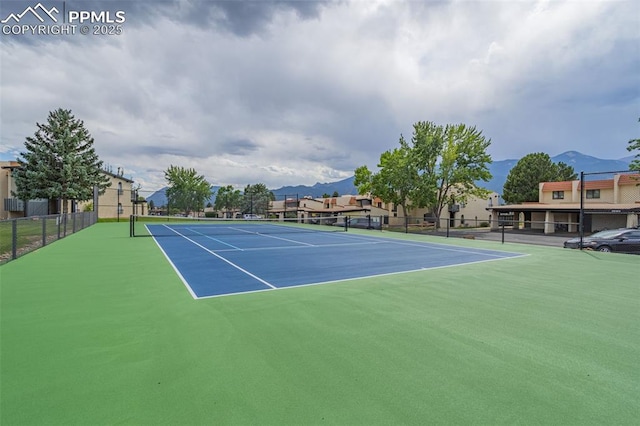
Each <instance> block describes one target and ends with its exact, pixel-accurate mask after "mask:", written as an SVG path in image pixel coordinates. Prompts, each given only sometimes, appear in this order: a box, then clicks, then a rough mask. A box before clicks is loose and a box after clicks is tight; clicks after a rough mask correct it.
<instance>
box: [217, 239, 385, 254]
mask: <svg viewBox="0 0 640 426" xmlns="http://www.w3.org/2000/svg"><path fill="white" fill-rule="evenodd" d="M384 243H385V242H384V241H370V242H366V243H365V242H362V243H342V244H316V245H310V246H309V247H300V246H280V247H250V248H246V249H243V250H242V251H269V250H289V249H296V250H301V249H306V248H324V247H350V246H370V245H372V244H384ZM232 251H236V250H229V249H220V250H216V253H220V252H232Z"/></svg>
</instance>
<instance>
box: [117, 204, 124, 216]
mask: <svg viewBox="0 0 640 426" xmlns="http://www.w3.org/2000/svg"><path fill="white" fill-rule="evenodd" d="M123 212H124V210H123V209H122V203H118V213H119V214H122V213H123Z"/></svg>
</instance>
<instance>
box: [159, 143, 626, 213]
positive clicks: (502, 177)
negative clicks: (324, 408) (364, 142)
mask: <svg viewBox="0 0 640 426" xmlns="http://www.w3.org/2000/svg"><path fill="white" fill-rule="evenodd" d="M634 158H635V157H634V156H629V157H625V158H621V159H619V160H605V159H601V158H596V157H592V156H590V155H585V154H582V153H580V152H577V151H567V152H563V153H562V154H559V155H556V156H555V157H551V160H552V161H553V162H554V163H558V162H560V161H562V162H563V163H565V164H567V165H569V166H572V167H573V169H574V170H575V172H576V173H578V174H579V173H580V172H585V173H596V172H609V171H621V170H628V169H629V164H630V163H631V162H632V161H633V160H634ZM518 161H519V160H517V159H509V160H500V161H494V162H493V163H491V165H490V166H489V170H490V171H491V175H492V176H493V178H492V179H491V180H490V181H489V182H480V184H482V186H484V187H485V188H487V189H489V190H490V191H494V192H497V193H498V194H501V193H502V187H503V186H504V183H505V181H506V180H507V176H508V175H509V171H510V170H511V169H512V168H513V166H515V165H516V164H517V163H518ZM353 180H354V177H353V176H351V177H349V178H346V179H343V180H340V181H337V182H330V183H316V184H315V185H313V186H306V185H296V186H283V187H281V188H278V189H272V190H271V192H273V194H274V195H275V196H276V199H283V198H284V197H285V196H286V197H289V198H295V197H298V198H303V197H306V196H310V197H313V198H320V197H322V196H323V195H324V194H333V193H334V192H337V193H338V194H340V195H346V194H357V193H358V190H357V189H356V187H355V186H354V184H353ZM166 189H167V188H166V187H165V188H162V189H160V190H158V191H156V192H154V193H153V194H152V195H150V196H149V197H147V201H153V203H154V204H155V205H156V206H162V205H165V204H166V203H167V197H166V195H165V191H166ZM218 189H219V187H213V191H214V195H213V196H212V197H211V200H210V201H211V203H212V204H213V203H214V202H215V198H216V197H215V193H216V192H217V191H218Z"/></svg>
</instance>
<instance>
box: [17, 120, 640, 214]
mask: <svg viewBox="0 0 640 426" xmlns="http://www.w3.org/2000/svg"><path fill="white" fill-rule="evenodd" d="M638 121H639V122H640V119H639V120H638ZM36 127H37V130H36V132H35V134H34V136H33V137H27V138H26V140H25V144H24V145H25V150H24V151H23V152H21V153H20V157H19V158H18V163H19V164H20V166H19V167H18V168H17V169H16V170H14V174H13V176H14V179H15V185H16V189H15V191H12V195H13V196H14V197H18V198H20V199H22V200H31V199H37V198H44V199H48V200H50V206H51V208H50V211H52V212H53V211H56V210H57V209H58V208H59V207H57V206H58V203H57V200H61V201H62V202H61V203H60V204H59V205H60V206H62V211H57V212H62V213H66V212H67V209H68V207H67V206H68V202H67V201H69V200H73V201H80V202H82V201H89V200H91V199H92V198H93V192H94V188H95V189H97V190H98V193H100V194H103V193H104V192H105V190H106V189H107V187H108V186H109V179H108V178H107V177H106V176H105V175H104V173H103V162H102V161H101V160H100V159H99V158H98V155H97V154H96V152H95V149H94V148H93V143H94V139H93V137H92V136H91V134H90V133H89V131H88V130H87V129H86V128H85V126H84V123H83V122H82V121H81V120H79V119H76V118H75V116H74V115H73V114H72V113H71V111H70V110H65V109H62V108H59V109H57V110H54V111H51V112H49V115H48V117H47V121H46V123H45V124H39V123H36ZM490 144H491V140H490V139H487V138H485V137H484V136H483V135H482V131H480V130H478V129H476V128H475V127H473V126H467V125H465V124H447V125H437V124H435V123H433V122H429V121H419V122H416V123H415V124H414V125H413V133H412V135H411V139H410V140H406V139H405V138H404V136H403V135H400V138H399V141H398V145H399V146H397V147H396V148H394V149H391V150H388V151H385V152H383V153H382V154H381V155H380V160H379V162H378V170H377V171H371V170H369V169H368V167H367V166H361V167H358V168H357V169H356V170H355V181H354V183H355V185H356V187H357V188H358V191H359V192H360V193H361V194H370V195H372V196H375V197H379V198H380V199H381V200H382V201H384V202H385V203H393V204H394V205H396V206H399V207H400V208H401V209H402V210H403V213H404V214H405V216H406V211H407V209H408V208H427V209H428V210H429V211H430V212H432V214H433V215H434V217H435V218H436V219H439V218H440V216H441V214H442V211H443V210H444V208H445V207H447V206H449V205H452V204H456V203H457V204H460V203H464V202H466V200H467V199H469V198H470V197H480V198H481V197H486V196H487V195H488V194H489V191H488V190H486V189H485V188H483V187H482V186H481V185H480V184H479V183H482V182H487V181H489V180H490V179H491V173H490V172H489V164H491V162H492V159H491V156H490V155H489V154H488V153H487V149H488V148H489V146H490ZM627 150H628V151H629V152H635V158H634V160H633V161H632V163H631V165H630V169H631V170H635V171H640V138H636V139H632V140H630V141H628V145H627ZM576 176H577V175H576V173H575V171H574V170H573V167H571V166H569V165H567V164H564V163H562V162H560V163H557V164H556V163H553V162H552V161H551V158H550V157H549V155H548V154H545V153H541V152H539V153H532V154H528V155H526V156H524V157H523V158H522V159H520V160H519V161H518V163H517V164H516V165H515V166H514V167H513V168H512V169H511V171H510V172H509V175H508V176H507V180H506V182H505V184H504V187H503V194H502V198H503V199H504V201H505V202H507V203H509V204H513V203H521V202H526V201H538V184H539V182H552V181H566V180H573V179H575V178H576ZM165 179H166V181H167V184H168V189H167V199H168V204H169V205H170V206H171V207H172V208H175V209H178V210H180V211H183V212H185V213H186V214H189V213H191V212H195V211H201V210H203V209H204V207H205V202H206V201H207V200H208V199H209V198H210V197H211V195H212V190H211V184H210V183H209V182H208V181H207V180H206V179H205V177H204V176H203V175H201V174H198V172H197V171H196V170H195V169H193V168H184V167H179V166H173V165H171V166H170V167H169V168H168V169H167V170H166V171H165ZM325 195H326V196H327V197H328V194H325ZM333 196H337V194H334V195H333ZM274 200H275V197H274V194H273V193H272V192H271V191H269V190H268V188H267V187H266V185H265V184H263V183H257V184H254V185H247V186H246V187H245V189H244V191H243V192H241V191H240V190H239V189H236V188H234V187H233V186H231V185H228V186H225V187H222V188H220V189H219V190H218V193H217V195H216V200H215V206H214V207H215V209H216V210H217V211H221V212H223V214H225V215H230V214H231V213H232V212H234V211H237V210H241V211H242V212H243V213H253V214H265V213H266V212H267V210H268V206H269V203H270V202H271V201H274ZM436 223H439V220H436Z"/></svg>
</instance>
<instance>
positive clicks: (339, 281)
mask: <svg viewBox="0 0 640 426" xmlns="http://www.w3.org/2000/svg"><path fill="white" fill-rule="evenodd" d="M527 256H529V255H528V254H519V255H517V256H513V257H500V258H496V259H487V260H476V261H474V262H466V263H456V264H452V265H442V266H433V267H430V268H418V269H411V270H407V271H398V272H387V273H384V274H373V275H362V276H359V277H353V278H343V279H339V280H331V281H321V282H316V283H305V284H297V285H290V286H283V287H276V288H274V289H273V290H288V289H291V288H299V287H310V286H314V285H324V284H337V283H341V282H345V281H355V280H364V279H368V278H378V277H388V276H392V275H400V274H409V273H412V272H424V271H431V270H434V269H444V268H453V267H456V266H465V265H473V264H477V263H486V262H497V261H499V260H507V259H516V258H518V257H527ZM263 291H271V290H269V289H263V290H251V291H242V292H237V293H225V294H214V295H211V296H202V297H198V299H213V298H217V297H225V296H235V295H240V294H249V293H260V292H263Z"/></svg>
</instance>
